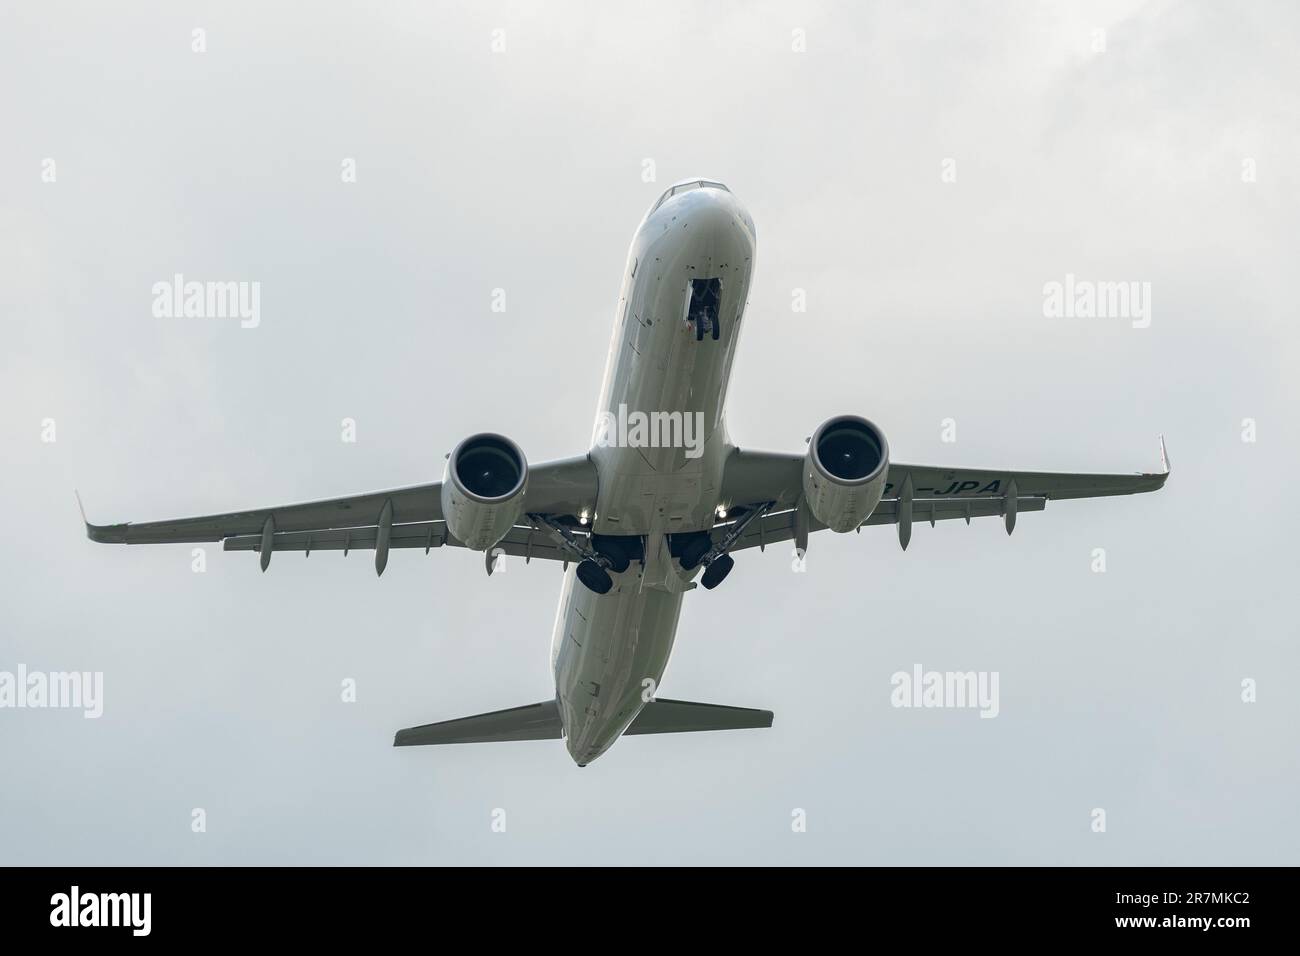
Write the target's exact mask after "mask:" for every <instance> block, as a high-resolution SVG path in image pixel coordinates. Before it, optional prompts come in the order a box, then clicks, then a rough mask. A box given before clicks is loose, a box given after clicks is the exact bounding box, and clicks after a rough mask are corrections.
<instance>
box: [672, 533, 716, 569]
mask: <svg viewBox="0 0 1300 956" xmlns="http://www.w3.org/2000/svg"><path fill="white" fill-rule="evenodd" d="M711 547H713V542H712V541H710V540H709V539H708V538H707V537H703V536H702V537H699V538H696V539H695V540H693V541H691V542H690V543H689V544H687V545H686V547H684V548H682V553H681V557H680V558H678V560H679V561H681V564H682V570H683V571H694V570H695V569H696V568H698V567H699V566H700V561H702V560H703V559H704V556H705V555H706V554H708V553H709V548H711Z"/></svg>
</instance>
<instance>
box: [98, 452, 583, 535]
mask: <svg viewBox="0 0 1300 956" xmlns="http://www.w3.org/2000/svg"><path fill="white" fill-rule="evenodd" d="M596 490H597V486H596V468H595V466H594V465H593V464H592V462H591V460H590V459H589V458H587V457H586V456H583V457H580V458H566V459H563V460H561V461H553V462H546V463H544V464H540V465H535V466H532V467H530V468H529V470H528V490H527V491H526V492H525V499H524V511H525V512H532V513H543V514H548V515H556V516H560V517H570V516H572V517H574V519H575V522H576V516H577V515H579V514H581V513H582V512H583V511H584V510H585V509H593V508H594V507H595V503H596ZM441 495H442V483H441V482H434V483H432V484H427V485H410V486H408V487H405V488H395V489H393V490H391V491H373V492H369V493H367V494H360V495H350V496H347V497H343V498H326V499H323V500H320V501H309V502H306V503H303V504H292V505H275V506H272V507H269V508H254V509H250V510H248V511H230V512H226V513H224V514H214V515H200V516H198V517H194V518H174V519H171V520H166V521H147V522H141V523H131V522H129V523H125V524H113V525H96V524H91V523H90V522H89V521H86V534H87V536H88V537H89V538H90V540H92V541H99V542H103V543H107V544H171V543H189V542H205V541H224V542H225V545H224V549H225V550H227V551H260V550H261V542H262V534H263V530H264V529H265V528H266V527H267V519H270V522H271V527H272V528H273V529H274V531H273V533H272V535H271V549H272V550H273V551H305V552H308V553H310V552H311V551H315V550H321V551H331V550H342V551H347V550H350V549H352V548H358V549H367V548H374V547H375V546H376V542H377V539H378V533H379V520H380V514H381V513H382V512H383V510H384V508H385V506H386V505H388V504H389V503H391V504H392V508H393V513H392V532H391V538H390V544H389V546H390V547H394V548H417V547H422V548H425V549H426V550H427V549H428V548H431V547H439V546H441V545H444V544H448V545H452V546H453V547H456V546H460V542H459V541H457V540H456V539H455V538H453V537H451V536H450V535H449V534H448V533H447V523H446V522H445V521H444V520H443V518H442V497H441ZM82 518H83V520H84V518H85V514H84V512H83V514H82ZM500 549H501V550H502V551H504V552H505V553H506V554H510V555H519V556H527V557H538V558H556V559H559V560H563V559H564V556H563V555H562V553H561V552H560V549H559V548H557V547H555V545H554V543H553V542H552V541H551V539H549V538H548V537H547V536H546V535H543V534H540V533H536V532H534V531H533V529H532V528H531V527H525V526H516V527H515V528H514V529H513V530H512V531H511V532H510V533H509V534H507V535H506V538H505V540H504V541H503V542H502V543H501V545H500Z"/></svg>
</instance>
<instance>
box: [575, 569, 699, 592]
mask: <svg viewBox="0 0 1300 956" xmlns="http://www.w3.org/2000/svg"><path fill="white" fill-rule="evenodd" d="M715 563H716V562H715ZM578 580H579V581H581V582H582V583H583V584H585V585H586V586H587V588H588V590H591V591H595V592H596V593H597V594H608V593H609V589H610V588H612V587H613V586H614V579H613V578H611V577H610V576H609V572H608V571H606V570H605V569H604V568H602V567H601V566H600V565H599V564H597V563H596V562H595V561H583V562H582V563H581V564H579V565H578Z"/></svg>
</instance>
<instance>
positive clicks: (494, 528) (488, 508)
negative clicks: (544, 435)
mask: <svg viewBox="0 0 1300 956" xmlns="http://www.w3.org/2000/svg"><path fill="white" fill-rule="evenodd" d="M527 486H528V460H527V459H526V458H524V453H523V452H522V451H520V450H519V446H518V445H516V444H515V443H514V442H512V441H511V440H510V439H509V438H506V437H505V436H504V435H493V434H489V433H484V434H481V435H472V436H470V437H469V438H466V439H465V440H464V441H463V442H461V443H460V444H459V445H457V446H456V448H455V450H453V451H452V453H451V454H450V455H448V456H447V471H446V474H445V475H443V479H442V516H443V518H444V519H446V522H447V530H448V531H449V532H451V535H452V537H454V538H455V539H456V540H457V541H460V542H461V543H462V544H464V545H465V547H467V548H473V549H474V550H475V551H486V550H487V549H488V548H490V547H492V546H493V545H494V544H496V543H497V542H498V541H500V540H501V539H502V538H504V537H505V536H506V534H507V533H508V532H509V531H510V528H511V526H513V525H514V523H515V522H516V521H517V520H519V516H520V515H521V514H523V512H524V492H525V490H526V489H527Z"/></svg>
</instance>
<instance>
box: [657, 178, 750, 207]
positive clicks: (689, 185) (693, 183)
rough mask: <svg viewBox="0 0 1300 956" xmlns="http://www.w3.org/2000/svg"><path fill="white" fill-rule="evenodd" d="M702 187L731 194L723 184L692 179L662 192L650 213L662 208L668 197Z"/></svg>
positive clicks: (708, 180) (709, 180)
mask: <svg viewBox="0 0 1300 956" xmlns="http://www.w3.org/2000/svg"><path fill="white" fill-rule="evenodd" d="M704 187H708V188H710V189H721V190H723V191H724V192H731V190H730V189H727V187H726V185H725V184H723V183H718V182H714V181H713V180H711V179H692V180H689V181H687V182H684V183H678V184H677V185H675V186H669V187H668V188H667V189H666V190H664V194H663V195H662V196H660V197H659V201H658V202H656V203H655V204H654V206H653V208H651V210H650V211H651V212H654V211H655V209H658V208H659V207H660V206H662V205H663V204H664V202H665V201H666V200H667V199H668V198H669V197H670V196H676V195H679V194H680V193H685V192H690V191H691V190H692V189H701V188H704Z"/></svg>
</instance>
